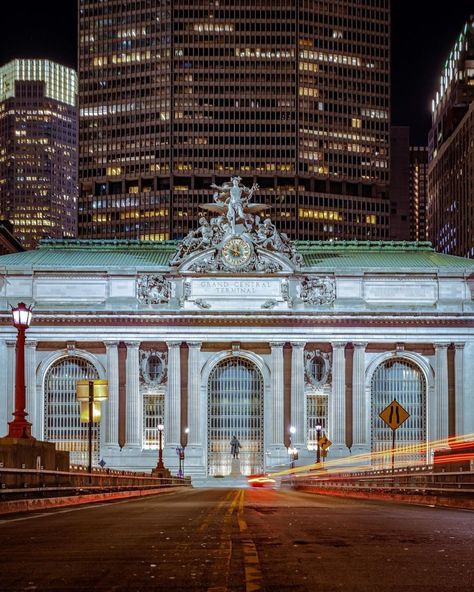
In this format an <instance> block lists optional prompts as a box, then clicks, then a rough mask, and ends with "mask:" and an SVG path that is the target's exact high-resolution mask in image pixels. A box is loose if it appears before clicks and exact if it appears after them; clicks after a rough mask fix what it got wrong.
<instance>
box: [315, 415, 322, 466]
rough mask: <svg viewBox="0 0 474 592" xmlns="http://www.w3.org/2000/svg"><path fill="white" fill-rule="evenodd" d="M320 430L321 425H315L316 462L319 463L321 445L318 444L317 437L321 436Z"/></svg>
mask: <svg viewBox="0 0 474 592" xmlns="http://www.w3.org/2000/svg"><path fill="white" fill-rule="evenodd" d="M321 430H322V426H321V425H319V424H318V425H317V426H316V464H319V463H320V462H321V447H320V445H319V439H320V438H321Z"/></svg>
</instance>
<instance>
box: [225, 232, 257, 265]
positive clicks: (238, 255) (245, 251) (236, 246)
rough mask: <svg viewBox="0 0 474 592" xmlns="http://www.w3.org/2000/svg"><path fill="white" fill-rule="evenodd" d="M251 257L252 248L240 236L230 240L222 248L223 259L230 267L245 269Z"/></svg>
mask: <svg viewBox="0 0 474 592" xmlns="http://www.w3.org/2000/svg"><path fill="white" fill-rule="evenodd" d="M251 256H252V247H251V246H250V244H249V243H248V242H247V241H245V240H244V239H243V238H240V237H238V236H234V237H232V238H230V239H229V240H228V241H226V243H225V244H224V246H223V247H222V259H223V261H224V262H225V263H226V265H228V266H229V267H233V268H239V267H243V266H244V265H246V264H247V263H248V262H249V260H250V258H251Z"/></svg>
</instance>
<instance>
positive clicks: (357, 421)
mask: <svg viewBox="0 0 474 592" xmlns="http://www.w3.org/2000/svg"><path fill="white" fill-rule="evenodd" d="M353 345H354V357H353V360H352V452H353V453H355V454H359V453H362V452H367V451H368V449H369V441H368V434H367V402H366V396H365V348H366V347H367V343H363V342H355V343H354V344H353Z"/></svg>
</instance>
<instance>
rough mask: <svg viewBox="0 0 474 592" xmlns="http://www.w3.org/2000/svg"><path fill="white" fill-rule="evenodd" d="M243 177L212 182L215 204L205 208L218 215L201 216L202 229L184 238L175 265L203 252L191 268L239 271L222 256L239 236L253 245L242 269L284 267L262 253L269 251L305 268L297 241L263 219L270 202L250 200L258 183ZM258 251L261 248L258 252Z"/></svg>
mask: <svg viewBox="0 0 474 592" xmlns="http://www.w3.org/2000/svg"><path fill="white" fill-rule="evenodd" d="M241 181H242V179H241V178H240V177H232V178H231V181H230V182H226V183H224V184H223V185H211V187H212V188H213V189H215V190H216V191H215V193H214V196H213V197H214V203H210V204H203V205H202V206H201V207H202V209H203V210H206V211H209V212H213V213H215V214H217V215H216V216H214V217H213V218H211V219H210V220H208V219H207V218H206V217H205V216H203V217H201V218H200V219H199V228H197V229H196V230H192V231H191V232H190V233H189V234H188V235H187V236H186V237H185V238H184V239H183V240H182V241H181V244H180V246H179V248H178V250H177V252H176V254H175V255H174V257H173V258H172V259H171V261H170V264H171V265H172V266H178V265H181V264H182V263H183V262H184V261H185V260H186V259H187V258H188V257H191V256H194V255H196V254H197V253H200V252H203V253H204V252H206V251H207V252H208V253H206V257H205V258H203V259H200V260H199V261H196V262H195V263H194V264H193V265H191V267H190V268H189V269H190V271H196V272H198V273H201V272H208V271H220V270H223V271H235V269H234V270H232V269H229V266H228V265H227V266H226V265H225V264H224V262H223V259H222V257H221V252H222V248H223V246H224V244H225V243H226V242H227V241H229V239H230V240H233V239H235V237H239V236H240V237H241V238H242V239H244V240H246V241H247V244H248V245H250V247H251V248H252V251H253V254H252V257H251V259H250V260H249V261H248V263H246V265H245V266H239V268H238V271H239V272H241V271H262V272H266V273H275V272H277V271H280V270H281V269H282V267H281V266H279V265H278V264H277V263H275V262H273V261H269V260H268V258H266V257H264V256H262V252H263V253H264V252H265V251H268V252H270V253H275V254H278V255H280V256H284V257H286V258H287V259H289V260H290V261H291V262H292V263H293V265H295V266H297V267H301V265H302V264H303V259H302V257H301V255H300V254H299V253H297V252H296V247H295V245H294V244H293V242H292V241H291V240H290V239H289V238H288V236H287V235H286V234H284V233H279V232H278V231H277V229H276V227H275V225H274V224H273V223H272V221H271V219H270V218H266V219H265V220H263V221H262V219H261V217H260V215H259V214H260V213H261V212H262V211H264V210H266V209H268V208H269V207H270V206H269V205H268V204H258V203H250V202H251V200H252V198H253V195H254V193H255V192H256V191H257V189H258V185H257V184H254V185H252V187H250V188H249V187H245V185H243V184H242V183H241ZM257 251H260V253H258V252H257Z"/></svg>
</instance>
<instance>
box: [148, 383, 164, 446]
mask: <svg viewBox="0 0 474 592" xmlns="http://www.w3.org/2000/svg"><path fill="white" fill-rule="evenodd" d="M164 416H165V395H164V394H163V393H154V394H149V393H147V394H145V395H143V448H144V449H146V450H151V449H155V450H158V446H159V441H160V434H159V430H158V426H159V425H160V424H162V425H164ZM165 435H166V433H165V430H163V435H162V436H163V442H162V445H163V446H164V445H165Z"/></svg>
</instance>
